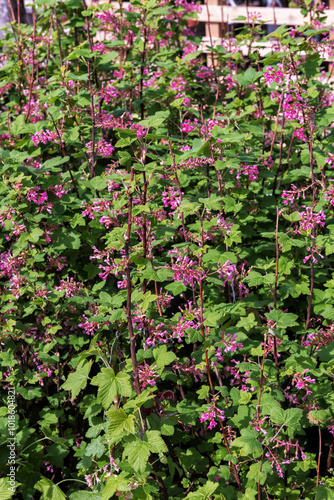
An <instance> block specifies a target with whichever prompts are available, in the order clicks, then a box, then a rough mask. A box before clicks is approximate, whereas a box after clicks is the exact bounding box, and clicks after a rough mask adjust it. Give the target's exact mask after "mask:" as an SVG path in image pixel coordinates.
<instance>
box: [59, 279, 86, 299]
mask: <svg viewBox="0 0 334 500" xmlns="http://www.w3.org/2000/svg"><path fill="white" fill-rule="evenodd" d="M54 288H55V290H56V291H57V292H62V291H65V297H73V296H74V295H77V294H78V292H79V290H80V289H81V288H83V284H82V283H80V282H79V281H74V279H73V278H68V277H67V279H66V280H60V285H59V286H55V287H54Z"/></svg>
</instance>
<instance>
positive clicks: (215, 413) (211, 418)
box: [199, 399, 225, 431]
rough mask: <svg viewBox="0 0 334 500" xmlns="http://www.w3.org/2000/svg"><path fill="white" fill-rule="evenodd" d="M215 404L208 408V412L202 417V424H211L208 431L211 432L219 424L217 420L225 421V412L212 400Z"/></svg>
mask: <svg viewBox="0 0 334 500" xmlns="http://www.w3.org/2000/svg"><path fill="white" fill-rule="evenodd" d="M212 402H213V404H212V405H211V406H209V407H208V409H207V411H206V412H205V413H202V414H201V416H200V419H199V420H200V422H201V423H203V422H207V421H208V422H209V425H208V429H209V430H210V431H211V430H212V429H213V428H214V427H216V425H217V424H218V422H217V420H218V421H219V420H221V421H223V420H225V415H224V412H223V410H219V408H217V406H216V402H215V400H214V399H213V400H212Z"/></svg>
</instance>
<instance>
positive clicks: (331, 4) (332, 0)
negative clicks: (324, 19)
mask: <svg viewBox="0 0 334 500" xmlns="http://www.w3.org/2000/svg"><path fill="white" fill-rule="evenodd" d="M328 8H329V10H334V0H328ZM329 39H330V40H333V39H334V33H330V34H329ZM328 71H329V74H330V79H331V78H332V75H333V71H334V64H333V63H329V65H328Z"/></svg>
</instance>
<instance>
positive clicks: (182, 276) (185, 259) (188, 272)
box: [168, 250, 204, 286]
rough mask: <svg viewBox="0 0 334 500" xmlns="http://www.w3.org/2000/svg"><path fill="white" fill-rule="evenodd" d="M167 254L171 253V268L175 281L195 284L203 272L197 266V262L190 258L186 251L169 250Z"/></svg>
mask: <svg viewBox="0 0 334 500" xmlns="http://www.w3.org/2000/svg"><path fill="white" fill-rule="evenodd" d="M168 255H171V259H172V266H171V269H172V271H173V272H174V276H173V279H174V280H175V281H179V282H181V283H182V284H183V285H185V286H186V285H190V286H195V285H196V283H198V281H199V280H200V279H201V278H203V276H204V273H203V271H202V270H200V269H199V268H198V262H196V261H195V260H192V259H191V258H190V257H189V256H188V255H187V253H186V251H180V250H171V251H170V252H168ZM174 256H176V259H174Z"/></svg>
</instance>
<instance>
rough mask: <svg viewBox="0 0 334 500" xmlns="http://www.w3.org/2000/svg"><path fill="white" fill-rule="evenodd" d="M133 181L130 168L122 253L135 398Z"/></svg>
mask: <svg viewBox="0 0 334 500" xmlns="http://www.w3.org/2000/svg"><path fill="white" fill-rule="evenodd" d="M133 179H134V168H133V166H132V167H131V173H130V189H129V192H128V200H129V201H128V227H127V230H126V234H125V245H124V253H125V260H126V290H127V291H126V317H127V320H128V328H129V336H130V351H131V361H132V370H133V380H134V383H135V390H136V393H137V396H139V394H140V387H139V378H138V364H137V357H136V345H135V337H134V333H133V325H132V315H131V292H132V289H131V273H130V235H131V227H132V205H133V196H132V183H133Z"/></svg>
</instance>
